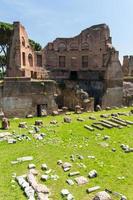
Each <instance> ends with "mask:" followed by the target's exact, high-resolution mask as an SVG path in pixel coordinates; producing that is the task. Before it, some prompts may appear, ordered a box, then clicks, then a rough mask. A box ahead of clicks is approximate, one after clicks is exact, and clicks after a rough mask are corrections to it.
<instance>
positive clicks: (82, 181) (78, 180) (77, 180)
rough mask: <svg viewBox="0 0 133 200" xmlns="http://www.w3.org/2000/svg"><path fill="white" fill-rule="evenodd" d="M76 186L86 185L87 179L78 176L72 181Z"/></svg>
mask: <svg viewBox="0 0 133 200" xmlns="http://www.w3.org/2000/svg"><path fill="white" fill-rule="evenodd" d="M74 180H75V181H76V183H77V184H78V185H84V184H86V183H88V179H87V178H86V177H84V176H79V177H76V178H75V179H74Z"/></svg>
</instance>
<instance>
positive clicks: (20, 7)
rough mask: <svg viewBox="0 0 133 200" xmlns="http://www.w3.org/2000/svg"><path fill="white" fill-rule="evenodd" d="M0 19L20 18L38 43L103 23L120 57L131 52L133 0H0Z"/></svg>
mask: <svg viewBox="0 0 133 200" xmlns="http://www.w3.org/2000/svg"><path fill="white" fill-rule="evenodd" d="M0 21H5V22H10V23H12V22H13V21H20V22H21V23H22V24H23V25H24V26H25V27H26V30H27V32H28V35H29V36H30V38H32V39H34V40H36V41H37V42H40V43H41V45H42V46H45V45H46V44H47V42H50V41H52V40H54V39H55V38H56V37H71V36H74V35H76V34H78V33H80V31H81V30H82V29H84V28H87V27H90V26H91V25H94V24H99V23H106V24H108V25H109V27H110V30H111V36H112V37H113V45H114V46H115V47H116V49H118V50H119V51H120V57H121V59H122V56H123V55H132V54H133V0H0Z"/></svg>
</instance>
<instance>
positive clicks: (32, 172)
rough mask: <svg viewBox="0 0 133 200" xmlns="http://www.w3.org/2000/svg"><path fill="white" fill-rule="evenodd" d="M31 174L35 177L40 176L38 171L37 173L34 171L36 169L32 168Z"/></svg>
mask: <svg viewBox="0 0 133 200" xmlns="http://www.w3.org/2000/svg"><path fill="white" fill-rule="evenodd" d="M29 172H30V173H31V174H33V175H35V176H37V175H38V171H37V170H36V169H34V168H31V169H30V170H29Z"/></svg>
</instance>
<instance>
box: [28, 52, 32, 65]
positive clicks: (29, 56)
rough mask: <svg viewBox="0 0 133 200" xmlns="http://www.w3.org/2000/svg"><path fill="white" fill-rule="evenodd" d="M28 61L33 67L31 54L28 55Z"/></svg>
mask: <svg viewBox="0 0 133 200" xmlns="http://www.w3.org/2000/svg"><path fill="white" fill-rule="evenodd" d="M28 62H29V65H30V67H33V56H32V55H31V54H29V55H28Z"/></svg>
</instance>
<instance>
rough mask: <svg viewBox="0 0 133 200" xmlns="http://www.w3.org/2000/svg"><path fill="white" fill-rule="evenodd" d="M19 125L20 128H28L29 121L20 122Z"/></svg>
mask: <svg viewBox="0 0 133 200" xmlns="http://www.w3.org/2000/svg"><path fill="white" fill-rule="evenodd" d="M18 127H19V128H27V123H26V122H20V123H19V125H18Z"/></svg>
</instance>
